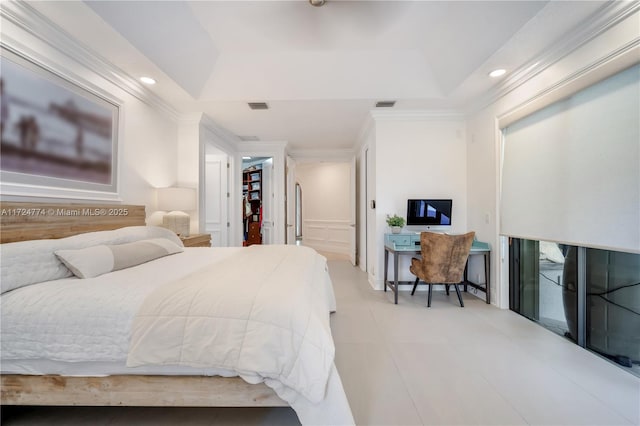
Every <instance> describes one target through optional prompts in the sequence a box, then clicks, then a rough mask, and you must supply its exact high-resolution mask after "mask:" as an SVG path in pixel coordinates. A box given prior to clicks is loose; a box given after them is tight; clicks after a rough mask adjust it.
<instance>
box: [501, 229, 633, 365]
mask: <svg viewBox="0 0 640 426" xmlns="http://www.w3.org/2000/svg"><path fill="white" fill-rule="evenodd" d="M509 268H510V274H509V281H510V300H509V305H510V306H509V307H510V309H511V310H513V311H515V312H518V313H519V314H521V315H523V316H525V317H527V318H529V319H531V320H532V321H535V322H537V323H539V324H540V325H541V326H543V327H545V328H547V329H549V330H551V331H553V332H554V333H556V334H558V335H561V336H563V337H565V338H567V339H570V340H571V341H573V342H575V343H577V344H579V345H580V346H582V347H585V348H587V349H590V350H592V351H594V352H596V353H598V354H600V355H601V356H603V357H605V358H607V359H609V360H611V361H614V362H616V363H617V364H618V365H620V366H622V367H624V368H625V369H627V370H628V371H629V372H631V373H633V374H636V375H640V255H639V254H634V253H625V252H619V251H611V250H601V249H593V248H585V247H576V246H569V245H564V244H557V243H555V242H549V241H534V240H525V239H516V238H512V239H510V250H509Z"/></svg>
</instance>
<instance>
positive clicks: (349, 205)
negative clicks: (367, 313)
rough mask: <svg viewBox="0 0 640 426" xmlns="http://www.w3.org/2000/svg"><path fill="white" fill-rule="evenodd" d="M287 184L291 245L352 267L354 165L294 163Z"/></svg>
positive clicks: (341, 163)
mask: <svg viewBox="0 0 640 426" xmlns="http://www.w3.org/2000/svg"><path fill="white" fill-rule="evenodd" d="M288 182H293V185H292V189H293V191H292V193H291V196H289V197H288V198H287V199H288V202H289V205H290V206H291V207H292V208H291V209H290V210H289V211H291V212H292V213H293V215H292V217H291V219H290V222H289V223H288V225H292V227H291V228H290V229H291V230H292V232H291V233H292V234H293V238H292V240H293V241H291V242H290V243H295V244H301V245H305V246H308V247H311V248H313V249H315V250H317V251H319V252H321V253H322V254H323V255H325V256H330V257H331V258H339V259H345V260H349V261H351V262H352V264H355V262H356V255H355V251H356V248H355V243H356V239H355V232H356V227H355V205H356V203H355V198H356V195H355V162H354V161H351V160H349V161H344V160H343V161H297V162H296V164H295V176H293V177H290V178H289V179H288Z"/></svg>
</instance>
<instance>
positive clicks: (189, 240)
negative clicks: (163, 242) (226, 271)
mask: <svg viewBox="0 0 640 426" xmlns="http://www.w3.org/2000/svg"><path fill="white" fill-rule="evenodd" d="M180 239H181V240H182V244H184V246H185V247H211V235H210V234H192V235H189V236H188V237H180Z"/></svg>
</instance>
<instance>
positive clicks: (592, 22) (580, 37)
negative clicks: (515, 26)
mask: <svg viewBox="0 0 640 426" xmlns="http://www.w3.org/2000/svg"><path fill="white" fill-rule="evenodd" d="M638 11H640V2H637V1H630V2H624V1H612V2H608V3H606V4H604V5H603V6H602V7H601V8H600V9H598V10H597V11H596V12H594V13H593V14H592V15H591V16H590V17H589V18H588V19H587V20H586V21H583V22H581V23H579V24H578V25H577V26H575V27H574V28H573V29H572V30H571V31H570V32H569V33H568V34H566V35H565V36H564V37H562V40H560V41H559V42H558V43H555V44H553V45H552V46H551V48H549V49H547V50H545V51H544V52H543V53H541V54H540V55H538V56H537V57H535V58H533V59H532V60H530V61H529V62H527V63H526V64H524V65H523V66H521V67H520V68H518V69H517V70H515V71H514V72H512V73H511V74H510V76H509V77H508V78H506V79H505V80H504V81H503V82H502V83H501V84H499V85H497V86H495V87H494V88H493V89H491V90H489V91H488V92H487V93H486V94H485V95H483V96H481V97H480V98H479V99H478V100H477V101H476V102H474V103H473V106H472V107H471V108H469V109H468V110H467V111H466V114H467V115H469V114H473V113H475V112H477V111H480V110H482V109H484V108H486V107H487V106H489V105H491V104H493V103H494V102H496V101H497V100H498V99H500V98H502V97H504V96H506V95H507V94H509V93H511V92H512V91H514V90H515V89H517V88H518V87H520V86H522V85H523V84H525V83H526V82H527V81H529V80H531V79H532V78H533V77H535V76H536V75H538V74H540V73H541V72H543V71H544V70H546V69H547V68H549V67H550V66H552V65H553V64H555V63H557V62H558V61H560V60H561V59H563V58H565V57H566V56H568V55H569V54H570V53H571V52H573V51H575V50H576V49H578V48H579V47H581V46H582V45H584V44H586V43H587V42H589V41H591V40H593V39H594V38H595V37H597V36H599V35H600V34H602V33H604V32H605V31H607V30H609V29H610V28H612V27H614V26H615V25H617V24H618V23H620V22H621V21H623V20H625V19H626V18H628V17H629V16H631V15H633V14H634V13H636V12H638Z"/></svg>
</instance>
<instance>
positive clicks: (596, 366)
mask: <svg viewBox="0 0 640 426" xmlns="http://www.w3.org/2000/svg"><path fill="white" fill-rule="evenodd" d="M329 265H330V272H331V276H332V279H333V284H334V287H335V291H336V297H337V299H338V312H336V313H335V314H333V315H332V318H331V325H332V330H333V335H334V340H335V342H336V364H337V366H338V371H339V372H340V375H341V377H342V381H343V385H344V387H345V390H346V393H347V397H348V398H349V402H350V404H351V409H352V411H353V415H354V417H355V420H356V423H357V424H358V425H454V424H455V425H498V424H500V425H520V424H531V425H639V424H640V379H639V378H637V377H635V376H633V375H631V374H629V373H627V372H624V371H622V370H621V369H620V368H618V367H616V366H614V365H612V364H610V363H609V362H607V361H605V360H603V359H601V358H599V357H597V356H596V355H593V354H591V353H589V352H587V351H585V350H583V349H580V348H578V347H577V346H575V345H574V344H572V343H570V342H568V341H566V340H565V339H563V338H562V337H560V336H557V335H555V334H553V333H552V332H550V331H548V330H545V329H544V328H542V327H540V326H538V325H536V324H534V323H532V322H530V321H528V320H526V319H525V318H522V317H520V316H519V315H516V314H514V313H513V312H510V311H504V310H500V309H497V308H495V307H493V306H488V305H486V304H485V303H484V302H483V301H481V300H479V299H477V298H475V297H474V296H472V295H469V294H464V296H465V297H464V300H465V308H460V307H459V306H458V305H457V298H456V296H455V293H452V295H451V296H449V297H447V296H445V295H444V293H442V294H441V293H440V292H434V296H433V303H432V307H431V308H429V309H427V308H426V293H416V295H415V296H413V297H412V296H410V294H409V293H408V292H407V293H401V295H400V301H399V304H398V305H394V304H393V303H392V293H383V292H377V291H373V290H371V288H370V286H369V284H368V283H367V280H366V275H365V274H364V273H363V272H361V271H360V270H359V269H357V268H354V267H352V266H351V265H350V264H349V263H348V262H346V261H344V260H330V262H329ZM2 424H3V425H92V426H93V425H293V424H298V421H297V417H296V416H295V413H294V412H293V411H292V410H291V409H288V408H274V409H258V408H256V409H237V408H122V407H107V408H104V407H103V408H89V407H75V408H63V407H54V408H44V407H40V408H33V407H27V408H20V409H13V408H12V409H9V410H7V409H6V408H5V410H3V421H2Z"/></svg>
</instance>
